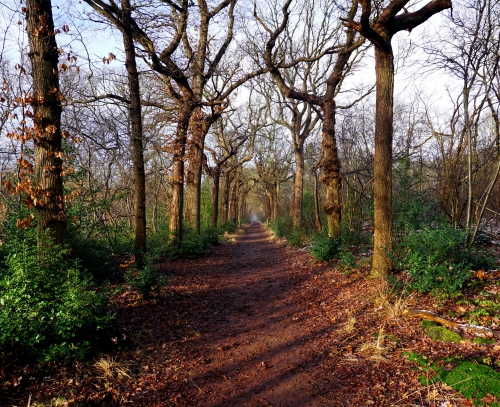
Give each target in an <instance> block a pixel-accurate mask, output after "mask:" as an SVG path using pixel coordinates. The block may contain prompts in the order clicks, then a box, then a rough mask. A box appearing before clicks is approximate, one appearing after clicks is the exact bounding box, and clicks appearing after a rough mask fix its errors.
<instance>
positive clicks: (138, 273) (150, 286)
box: [125, 251, 166, 299]
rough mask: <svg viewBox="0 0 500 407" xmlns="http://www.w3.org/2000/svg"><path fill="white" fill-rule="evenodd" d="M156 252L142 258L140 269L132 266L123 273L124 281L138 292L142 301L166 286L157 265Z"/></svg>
mask: <svg viewBox="0 0 500 407" xmlns="http://www.w3.org/2000/svg"><path fill="white" fill-rule="evenodd" d="M159 257H160V256H159V253H158V251H156V252H153V253H151V252H149V253H148V254H147V255H146V256H144V259H143V262H144V265H143V266H142V267H137V265H136V264H134V265H132V266H131V267H130V268H129V269H128V270H127V272H126V273H125V281H126V282H127V283H128V284H130V285H131V286H132V288H134V289H135V290H137V291H139V292H140V293H141V295H142V297H143V298H144V299H149V298H151V296H153V295H154V294H157V293H158V291H159V290H160V289H161V287H163V286H164V285H165V284H166V281H165V279H164V278H163V275H162V274H161V273H160V272H159V267H158V264H157V261H158V258H159Z"/></svg>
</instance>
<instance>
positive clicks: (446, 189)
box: [1, 0, 500, 277]
mask: <svg viewBox="0 0 500 407" xmlns="http://www.w3.org/2000/svg"><path fill="white" fill-rule="evenodd" d="M408 3H409V2H408V0H391V1H386V2H382V3H379V2H372V1H371V0H363V1H357V0H352V1H345V2H344V3H332V2H329V1H317V0H301V1H292V0H287V1H286V2H283V4H281V3H280V2H276V1H269V2H259V3H258V4H255V5H254V6H253V7H248V4H243V3H242V2H237V0H223V1H220V2H207V1H205V0H198V1H197V2H196V3H192V2H190V1H188V0H164V1H162V2H160V3H155V2H154V1H152V2H147V3H141V4H131V3H130V2H129V0H122V2H121V3H120V4H117V3H115V2H105V1H101V0H85V4H86V9H84V10H85V13H88V14H87V16H88V17H90V18H91V21H94V22H95V24H101V25H105V26H106V27H108V29H109V30H112V32H115V33H119V35H120V36H121V39H122V40H123V46H122V47H121V49H122V50H121V52H120V53H117V55H118V56H119V58H120V59H123V60H124V62H125V67H126V72H124V71H121V70H120V69H117V68H113V65H115V66H116V62H113V61H114V60H115V59H116V56H115V55H113V54H112V53H110V54H109V55H108V56H107V57H106V58H104V59H103V62H105V63H106V64H105V67H104V68H103V67H100V68H99V69H97V68H96V67H95V66H94V65H93V64H92V62H93V61H91V58H90V57H88V55H87V56H86V55H85V54H83V55H76V54H74V53H68V51H67V50H64V47H58V46H57V44H56V38H57V36H56V33H57V32H58V31H59V30H56V29H55V27H54V22H53V16H52V11H53V10H52V5H51V3H50V1H41V0H30V1H28V2H27V4H26V7H25V8H24V7H23V8H22V9H21V10H20V11H21V12H22V13H24V14H25V17H26V18H25V27H26V32H27V34H28V42H29V44H28V45H29V47H28V48H27V55H28V57H29V63H28V61H24V62H23V61H21V62H22V63H19V64H17V71H15V72H13V71H12V69H11V64H10V61H8V59H9V58H13V56H12V54H9V53H8V52H7V49H6V48H5V49H4V52H3V59H2V64H1V69H2V74H3V78H4V88H3V90H2V110H3V113H4V114H3V115H2V122H1V125H2V128H1V131H2V134H4V135H7V136H8V137H9V138H10V142H9V143H7V142H5V149H4V154H3V162H4V170H5V171H7V172H9V173H10V174H11V175H10V176H6V175H3V178H4V179H5V178H8V180H7V183H6V186H7V187H9V188H10V189H13V190H15V192H16V193H17V194H19V195H20V196H21V198H22V200H23V202H24V203H25V204H27V205H28V206H31V207H33V208H35V209H36V212H37V214H38V217H39V225H40V228H41V229H50V230H52V231H53V232H54V236H55V238H56V242H57V243H62V242H63V241H64V230H65V225H66V223H67V222H68V216H69V215H70V213H69V212H70V210H69V209H68V208H65V207H64V205H65V199H66V200H67V201H68V202H69V200H68V195H69V198H72V199H73V203H72V204H71V205H70V206H71V207H72V208H73V210H74V209H75V208H78V210H79V212H78V214H79V215H82V214H85V213H87V214H88V215H86V216H80V217H78V218H76V222H77V223H78V222H79V227H80V229H81V230H83V231H85V233H87V234H89V235H90V234H92V233H101V234H103V230H110V229H109V228H107V226H109V225H115V226H116V225H118V224H129V225H131V226H132V225H133V229H134V231H135V232H134V236H135V251H136V258H137V259H138V261H139V262H140V259H141V256H142V254H143V253H145V252H146V248H147V244H146V235H147V228H148V224H149V226H150V228H151V230H152V231H153V232H158V231H159V229H160V228H161V227H162V225H164V223H162V220H164V219H166V220H168V229H169V234H168V240H169V243H170V245H173V246H179V245H182V242H183V239H184V231H185V225H187V226H188V227H189V228H191V229H192V230H194V231H196V233H202V226H203V223H204V222H203V214H204V213H206V212H208V210H207V209H206V208H207V207H208V208H209V212H210V214H209V215H207V218H208V219H209V220H208V221H207V223H209V224H210V225H211V226H213V227H217V225H219V224H225V223H227V222H228V221H230V220H233V221H234V220H238V219H242V218H243V217H245V216H246V215H248V214H249V213H251V212H253V213H258V212H260V213H261V214H262V215H264V216H267V217H269V218H270V219H271V221H277V220H278V218H279V217H280V216H282V215H283V214H284V213H287V214H290V217H291V223H292V228H293V229H295V230H300V229H301V228H303V227H304V226H305V224H304V221H305V213H304V210H305V208H306V207H307V208H308V207H309V206H307V205H309V203H308V202H309V201H308V202H305V201H304V197H306V198H307V199H309V197H310V198H311V201H312V210H313V212H314V225H315V227H316V228H321V227H322V226H324V227H325V229H326V230H327V234H328V236H329V238H331V239H337V238H339V237H340V235H341V233H342V231H343V225H348V227H347V229H348V230H350V229H353V228H355V229H357V230H362V229H363V228H364V227H366V226H367V224H366V222H367V220H368V222H370V221H369V219H370V216H369V215H370V214H371V209H370V207H371V205H370V202H371V201H372V199H373V202H374V206H373V226H374V256H373V263H372V275H373V276H375V277H384V276H386V275H387V273H389V272H390V271H391V269H392V263H391V257H390V253H391V249H392V242H393V219H394V214H393V211H392V200H393V186H394V187H395V188H396V190H395V192H396V195H398V194H399V195H401V197H404V196H408V194H405V190H408V189H415V186H416V185H418V189H419V190H420V192H422V191H428V197H429V200H431V199H433V198H435V199H437V200H438V201H439V205H440V207H441V209H442V210H443V211H444V212H445V213H446V214H447V215H448V217H449V219H450V221H451V222H452V224H453V225H455V226H457V225H459V224H461V223H463V224H464V226H465V227H466V228H467V230H471V233H470V234H469V237H468V241H467V242H466V243H467V244H471V243H472V242H473V240H474V237H475V235H476V234H477V230H478V229H477V228H478V227H479V226H480V224H481V222H480V221H481V219H482V218H483V215H484V214H485V213H486V212H487V211H490V213H495V212H498V211H499V209H500V208H498V207H497V201H498V194H497V191H496V189H495V188H496V180H497V178H498V174H499V173H500V161H499V157H500V155H499V151H500V150H499V148H500V135H499V120H498V108H499V107H498V106H499V96H500V86H499V81H498V63H499V61H498V58H499V55H500V52H499V50H498V47H499V43H500V39H499V33H500V30H499V27H498V23H497V21H499V20H498V18H496V17H498V14H499V5H498V3H497V2H496V1H493V0H481V1H474V2H473V3H472V4H465V3H464V4H455V5H454V6H455V7H454V11H453V15H451V14H450V18H449V19H448V20H447V21H444V19H441V22H440V25H439V26H440V29H442V30H444V29H446V30H450V34H448V35H446V39H445V38H443V35H442V32H440V33H428V38H426V37H425V36H424V35H423V34H422V31H419V33H418V40H419V44H418V46H413V47H412V48H409V51H412V52H413V53H415V54H416V55H418V60H417V61H416V62H414V65H416V66H418V67H419V69H420V70H423V69H426V70H429V71H435V72H440V73H441V74H444V75H445V77H446V78H449V79H450V82H449V83H450V87H449V89H448V93H447V96H446V97H448V98H449V100H447V101H445V100H442V101H441V103H440V106H439V108H436V107H435V106H432V103H431V101H432V96H429V92H427V89H425V87H424V89H423V90H421V91H420V92H419V93H418V94H417V95H412V94H411V93H407V96H405V98H406V99H407V100H405V101H404V102H401V101H400V102H399V103H396V105H395V106H396V107H395V109H394V77H395V66H397V64H396V63H395V55H394V51H393V45H392V41H393V37H394V36H395V35H396V34H397V33H399V32H401V31H407V32H412V30H413V29H416V28H417V27H418V26H420V25H422V24H423V23H425V22H426V21H427V20H428V19H429V18H430V17H432V16H434V15H436V14H439V13H441V12H442V11H444V10H446V9H449V8H451V6H452V3H451V0H433V1H431V2H429V3H427V4H424V5H423V6H421V7H416V8H415V10H407V9H406V6H407V5H408ZM471 7H472V8H471ZM70 9H71V10H72V11H74V12H76V11H77V10H78V7H77V6H76V5H74V6H71V8H70ZM470 10H473V12H471V11H470ZM78 18H79V19H83V18H84V17H83V14H80V15H79V17H78ZM436 19H437V17H436ZM75 21H76V23H75V24H76V25H75V28H76V29H75V31H77V32H78V33H80V31H79V30H78V24H79V22H80V20H75ZM21 23H22V21H21ZM442 27H445V28H442ZM9 29H10V30H12V28H9ZM60 30H61V31H63V32H66V34H65V35H66V36H69V35H70V34H71V32H72V31H71V27H68V26H66V25H62V26H61V29H60ZM7 31H9V30H7ZM85 35H86V34H82V36H83V37H84V38H85ZM87 35H92V33H88V34H87ZM411 35H414V34H413V33H412V34H411ZM4 43H5V42H4ZM414 48H415V49H414ZM372 49H374V52H375V66H374V68H375V81H374V83H372V81H370V80H369V79H368V80H364V81H362V80H360V76H361V75H362V76H364V77H366V76H368V77H370V75H369V74H366V72H368V70H369V69H370V68H369V67H370V66H371V63H369V62H368V61H369V60H370V53H371V50H372ZM63 52H66V54H65V55H64V57H62V55H63ZM408 54H411V53H409V52H408ZM397 57H398V58H400V60H399V61H396V62H400V64H399V65H401V66H403V67H404V62H405V59H404V58H405V57H406V59H408V58H410V57H409V56H407V55H406V56H405V55H403V54H402V53H399V54H398V55H397ZM425 58H427V60H425ZM63 59H64V60H63ZM85 60H87V63H88V67H87V66H86V65H85V64H83V63H82V62H81V61H85ZM404 73H406V74H408V73H412V74H413V75H417V74H416V73H415V72H413V71H412V70H411V69H410V68H407V69H406V72H403V74H404ZM28 77H29V78H30V79H29V78H28ZM457 79H458V81H457ZM457 83H460V87H459V89H458V91H456V89H453V88H452V86H454V85H456V84H457ZM374 90H375V95H374V96H375V97H374V98H373V91H374ZM339 113H340V116H339ZM339 117H340V118H339ZM31 123H32V124H31ZM65 137H66V138H65ZM65 140H66V141H65ZM75 141H78V142H77V143H75ZM32 146H33V152H31V148H32ZM13 153H15V154H17V155H18V161H17V169H15V168H14V166H13V165H14V162H13V156H14V155H13ZM63 158H64V160H63ZM393 158H396V161H395V163H396V164H394V161H393ZM491 168H494V170H493V171H492V170H491ZM320 170H321V177H320V178H321V181H322V186H321V185H320V184H319V183H318V180H319V176H318V172H319V171H320ZM393 170H396V173H397V174H398V177H397V179H396V180H393V178H392V174H393ZM485 174H488V175H491V177H486V175H485ZM9 177H10V178H9ZM63 180H65V185H63ZM412 180H413V181H412ZM309 181H310V182H309ZM417 181H418V182H417ZM207 183H209V184H210V187H209V195H210V198H209V200H210V202H209V205H205V203H204V196H207V192H206V191H205V190H204V184H207ZM408 183H410V184H408ZM207 185H208V184H207ZM64 186H65V187H66V192H65V191H64V188H63V187H64ZM304 190H306V194H304ZM65 194H66V197H65ZM77 195H79V196H77ZM75 202H76V204H75ZM261 202H265V205H263V206H262V205H261ZM320 202H321V203H322V204H321V205H320ZM498 204H499V205H500V202H498ZM320 207H321V209H322V210H321V209H320ZM165 208H168V210H165ZM398 209H399V208H398ZM343 216H344V220H343V219H342V217H343ZM311 218H312V217H311ZM28 221H29V219H25V220H24V221H22V222H21V224H25V225H26V224H27V222H28ZM306 223H307V222H306ZM103 225H104V226H106V228H104V227H103ZM100 229H101V230H100ZM99 230H100V231H99ZM114 230H116V228H115V229H114ZM107 237H108V239H111V237H112V236H110V235H108V236H107Z"/></svg>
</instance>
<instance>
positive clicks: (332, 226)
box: [255, 0, 364, 238]
mask: <svg viewBox="0 0 500 407" xmlns="http://www.w3.org/2000/svg"><path fill="white" fill-rule="evenodd" d="M291 3H292V0H288V1H287V2H286V3H285V5H284V6H283V8H282V14H283V17H282V20H281V21H280V22H279V25H278V27H277V28H275V29H274V30H273V29H271V28H270V27H269V26H268V25H267V24H266V23H265V22H264V20H262V19H261V18H260V17H259V16H258V15H257V13H255V18H256V19H257V20H258V21H259V22H260V23H261V25H262V26H263V27H264V29H265V30H266V31H267V33H268V34H269V39H268V41H267V44H266V48H265V51H264V61H265V64H266V67H267V68H268V69H269V72H270V73H271V75H272V76H273V78H274V80H275V81H276V84H277V85H278V87H279V89H280V90H281V92H282V93H283V95H285V96H286V97H287V98H290V99H296V100H300V101H303V102H307V103H308V104H310V105H313V106H317V107H319V108H320V109H321V113H322V119H323V129H322V137H323V159H322V167H323V177H322V181H323V184H324V185H325V188H326V202H325V204H324V206H323V209H324V211H325V214H326V217H327V226H328V236H329V237H331V238H337V237H339V236H340V221H341V213H342V207H341V200H340V192H341V177H340V166H341V165H340V160H339V155H338V147H337V140H336V138H335V113H336V103H335V97H336V95H337V94H338V92H339V91H340V87H341V85H342V82H343V79H344V78H345V75H346V74H347V72H348V71H349V66H348V62H349V60H350V59H351V56H352V54H353V52H355V51H356V50H357V49H359V47H360V46H361V45H362V44H363V41H364V39H363V38H360V37H359V36H357V35H356V31H355V30H354V29H353V28H348V29H347V32H346V40H345V43H344V44H338V42H337V43H336V44H335V45H334V46H330V47H325V48H323V49H322V50H318V51H317V54H316V55H314V56H313V57H307V56H305V57H301V58H298V59H296V60H295V61H292V62H289V63H284V62H280V58H281V48H280V42H279V39H280V35H281V34H282V33H283V32H284V31H285V29H286V27H287V25H288V21H289V18H290V5H291ZM356 10H357V3H356V2H355V3H354V4H353V5H352V7H351V9H350V10H349V12H348V19H352V18H354V16H355V14H356ZM323 29H331V28H330V27H323ZM336 29H338V27H337V28H336ZM331 53H336V54H337V59H336V61H335V63H334V66H333V69H332V70H331V73H330V75H329V76H328V78H327V80H326V89H325V91H324V95H323V96H318V95H316V94H314V93H308V92H304V91H299V90H296V89H294V88H293V87H291V86H290V85H289V84H288V83H287V82H286V80H285V77H284V75H283V73H282V70H283V69H286V68H289V67H291V66H294V65H296V64H297V63H300V62H305V63H309V62H314V61H316V60H319V59H320V58H321V57H323V56H325V55H328V54H331Z"/></svg>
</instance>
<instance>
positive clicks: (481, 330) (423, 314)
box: [403, 308, 493, 338]
mask: <svg viewBox="0 0 500 407" xmlns="http://www.w3.org/2000/svg"><path fill="white" fill-rule="evenodd" d="M403 315H405V316H408V317H414V318H422V319H426V320H428V321H433V322H437V323H438V324H441V325H444V326H447V327H449V328H460V329H464V330H468V331H472V332H474V334H475V335H476V336H482V337H488V338H490V337H492V336H493V330H492V329H491V328H487V327H485V326H478V325H472V324H466V323H459V322H456V321H452V320H451V319H448V318H446V317H443V316H441V315H438V314H436V313H434V312H431V311H427V310H419V309H413V308H408V309H405V310H404V311H403Z"/></svg>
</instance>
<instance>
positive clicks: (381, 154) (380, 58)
mask: <svg viewBox="0 0 500 407" xmlns="http://www.w3.org/2000/svg"><path fill="white" fill-rule="evenodd" d="M375 70H376V87H377V93H376V103H377V107H376V113H375V114H376V123H375V158H374V163H373V165H374V179H373V193H374V214H375V225H374V226H375V230H374V248H373V262H372V270H371V274H370V275H371V276H372V277H377V278H378V277H384V278H385V277H387V275H388V274H389V273H390V272H391V271H392V261H391V258H390V255H391V250H392V134H393V128H392V124H393V115H394V113H393V100H394V57H393V54H392V50H390V51H389V50H383V49H381V48H379V47H375Z"/></svg>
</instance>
